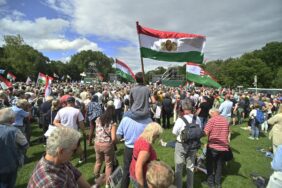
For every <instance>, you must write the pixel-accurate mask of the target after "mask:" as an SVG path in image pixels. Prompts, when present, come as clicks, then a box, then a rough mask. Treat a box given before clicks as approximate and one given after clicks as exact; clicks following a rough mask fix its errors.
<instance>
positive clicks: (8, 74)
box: [7, 72, 17, 81]
mask: <svg viewBox="0 0 282 188" xmlns="http://www.w3.org/2000/svg"><path fill="white" fill-rule="evenodd" d="M16 78H17V77H16V76H15V75H14V74H13V73H11V72H8V73H7V79H8V80H13V81H15V80H16Z"/></svg>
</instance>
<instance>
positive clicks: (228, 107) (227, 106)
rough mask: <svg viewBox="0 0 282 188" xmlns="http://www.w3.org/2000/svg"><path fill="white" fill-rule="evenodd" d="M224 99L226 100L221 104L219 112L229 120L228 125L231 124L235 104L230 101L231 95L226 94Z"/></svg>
mask: <svg viewBox="0 0 282 188" xmlns="http://www.w3.org/2000/svg"><path fill="white" fill-rule="evenodd" d="M224 98H225V100H224V102H223V103H221V105H220V106H219V112H220V115H222V116H224V117H225V118H226V119H227V121H228V123H229V124H230V123H231V113H232V109H233V103H232V102H231V101H230V95H229V94H225V96H224Z"/></svg>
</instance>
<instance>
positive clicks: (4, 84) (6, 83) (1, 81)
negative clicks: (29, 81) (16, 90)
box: [0, 75, 13, 89]
mask: <svg viewBox="0 0 282 188" xmlns="http://www.w3.org/2000/svg"><path fill="white" fill-rule="evenodd" d="M0 85H1V87H2V89H8V88H10V87H13V84H12V83H11V82H10V81H9V80H7V79H6V78H4V77H3V76H1V75H0Z"/></svg>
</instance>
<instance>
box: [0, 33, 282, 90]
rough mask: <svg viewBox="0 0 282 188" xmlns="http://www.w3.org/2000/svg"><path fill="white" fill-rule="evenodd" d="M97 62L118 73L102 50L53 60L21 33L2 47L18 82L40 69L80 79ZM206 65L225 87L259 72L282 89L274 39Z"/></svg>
mask: <svg viewBox="0 0 282 188" xmlns="http://www.w3.org/2000/svg"><path fill="white" fill-rule="evenodd" d="M90 63H91V64H92V65H93V64H94V65H95V68H96V72H99V73H102V74H104V75H105V78H106V79H107V75H108V73H114V72H115V69H114V68H113V67H112V65H113V64H114V59H113V58H111V57H108V56H107V55H105V54H103V53H102V52H100V51H92V50H87V51H81V52H78V53H76V54H74V55H73V56H71V59H70V61H69V62H67V63H64V62H62V61H54V60H50V59H49V58H48V57H46V56H44V55H43V54H42V53H41V52H39V51H38V50H36V49H34V48H33V47H31V46H29V45H28V44H26V43H25V42H24V39H23V38H22V37H21V36H20V35H5V36H4V45H3V46H2V47H0V68H1V69H5V70H7V71H11V72H13V73H14V74H15V75H16V76H17V80H18V81H25V80H26V78H27V77H28V76H29V77H31V78H32V79H33V80H35V79H36V78H37V75H38V72H42V73H44V74H48V75H51V76H52V75H53V73H56V74H57V75H59V76H63V75H69V76H71V78H72V80H80V79H81V77H80V73H81V72H85V71H86V69H87V67H88V65H89V64H90ZM202 66H203V68H204V69H205V70H207V71H209V72H210V73H211V74H212V75H213V76H215V77H216V78H217V80H218V82H219V83H220V84H221V85H222V86H223V87H237V86H239V85H242V86H244V87H254V76H255V75H257V78H258V82H257V86H258V87H265V88H271V87H274V88H282V42H270V43H267V44H266V45H265V46H264V47H262V48H261V49H259V50H255V51H253V52H247V53H245V54H243V55H242V56H240V57H237V58H228V59H226V60H214V61H209V62H208V63H206V64H202ZM175 68H176V69H178V72H179V74H182V75H185V71H186V69H185V66H176V67H175ZM165 71H166V69H165V68H164V67H161V66H160V67H157V68H156V69H155V70H151V71H148V72H147V73H146V75H145V76H146V79H147V80H149V79H150V78H151V77H152V75H156V74H163V73H164V72H165Z"/></svg>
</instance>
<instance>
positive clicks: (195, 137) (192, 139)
mask: <svg viewBox="0 0 282 188" xmlns="http://www.w3.org/2000/svg"><path fill="white" fill-rule="evenodd" d="M181 119H182V120H183V121H184V122H185V124H186V125H185V127H184V129H183V130H182V131H181V133H180V139H181V142H183V143H186V144H188V145H190V148H191V149H199V148H200V147H201V143H200V139H201V137H202V136H203V135H204V134H203V130H202V129H201V127H200V125H199V124H196V119H197V116H195V115H194V116H193V120H192V123H189V122H188V121H187V119H186V118H184V117H181Z"/></svg>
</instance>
